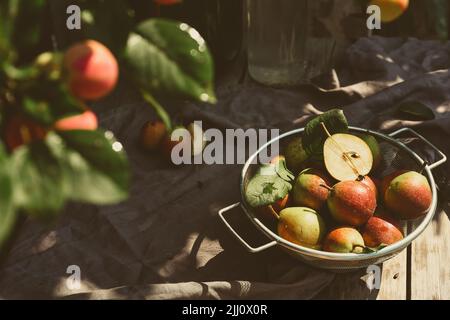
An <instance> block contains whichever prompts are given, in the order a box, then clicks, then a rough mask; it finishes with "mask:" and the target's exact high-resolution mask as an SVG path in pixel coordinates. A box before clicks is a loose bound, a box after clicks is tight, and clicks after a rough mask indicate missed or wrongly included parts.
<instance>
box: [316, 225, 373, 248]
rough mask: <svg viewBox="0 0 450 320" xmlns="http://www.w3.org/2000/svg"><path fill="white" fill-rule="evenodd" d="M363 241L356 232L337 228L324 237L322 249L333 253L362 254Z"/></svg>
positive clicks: (351, 229)
mask: <svg viewBox="0 0 450 320" xmlns="http://www.w3.org/2000/svg"><path fill="white" fill-rule="evenodd" d="M364 248H365V243H364V239H363V237H362V236H361V234H360V233H359V232H358V230H356V229H354V228H351V227H339V228H336V229H334V230H332V231H331V232H330V233H328V234H327V235H326V236H325V239H324V241H323V246H322V249H323V250H324V251H328V252H335V253H362V252H363V251H364Z"/></svg>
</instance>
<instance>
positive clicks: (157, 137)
mask: <svg viewBox="0 0 450 320" xmlns="http://www.w3.org/2000/svg"><path fill="white" fill-rule="evenodd" d="M166 134H167V129H166V126H165V125H164V123H163V122H162V121H159V120H158V121H148V122H146V123H145V124H144V126H143V127H142V129H141V135H140V141H141V145H142V146H143V147H144V148H145V149H147V150H155V149H156V148H158V146H159V145H160V144H161V142H162V140H163V139H164V137H165V135H166Z"/></svg>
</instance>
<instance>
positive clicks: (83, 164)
mask: <svg viewBox="0 0 450 320" xmlns="http://www.w3.org/2000/svg"><path fill="white" fill-rule="evenodd" d="M12 163H13V170H12V171H13V173H14V201H15V203H16V204H17V206H18V207H20V208H21V209H24V211H25V212H27V213H29V214H32V215H35V216H38V217H41V218H52V217H53V216H55V215H56V214H58V213H59V211H60V210H61V209H62V207H63V205H64V203H65V202H66V201H67V200H74V201H82V202H88V203H94V204H100V205H103V204H113V203H117V202H119V201H122V200H124V199H126V197H127V196H128V180H129V174H128V172H129V168H128V162H127V159H126V157H125V153H124V151H123V150H122V148H121V145H120V144H119V143H118V142H117V141H116V140H115V139H114V136H113V134H112V133H111V132H106V133H105V132H103V131H83V130H78V131H76V130H74V131H66V132H58V134H56V133H54V132H50V133H48V134H47V137H46V139H45V140H44V141H39V142H35V143H32V144H29V145H26V146H22V147H19V148H18V149H17V150H16V151H15V152H14V153H13V156H12Z"/></svg>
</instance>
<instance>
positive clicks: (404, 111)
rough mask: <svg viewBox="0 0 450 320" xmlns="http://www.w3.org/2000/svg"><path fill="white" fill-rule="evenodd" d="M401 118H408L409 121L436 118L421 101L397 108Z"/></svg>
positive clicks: (403, 104) (400, 105) (409, 102)
mask: <svg viewBox="0 0 450 320" xmlns="http://www.w3.org/2000/svg"><path fill="white" fill-rule="evenodd" d="M396 111H397V114H398V115H399V116H400V117H403V118H404V117H406V119H407V120H416V121H427V120H433V119H434V118H436V116H435V115H434V112H433V110H431V109H430V108H429V107H428V106H426V105H424V104H423V103H421V102H419V101H406V102H403V103H401V104H399V105H398V106H397V108H396Z"/></svg>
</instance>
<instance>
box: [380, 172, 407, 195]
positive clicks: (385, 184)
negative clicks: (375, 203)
mask: <svg viewBox="0 0 450 320" xmlns="http://www.w3.org/2000/svg"><path fill="white" fill-rule="evenodd" d="M406 172H408V170H396V171H394V172H392V173H390V174H388V175H387V176H385V177H384V178H383V180H381V187H380V197H381V198H382V199H383V200H384V195H385V194H386V190H387V189H388V187H389V184H390V183H391V181H392V180H394V179H395V178H397V177H398V176H399V175H401V174H403V173H406Z"/></svg>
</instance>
